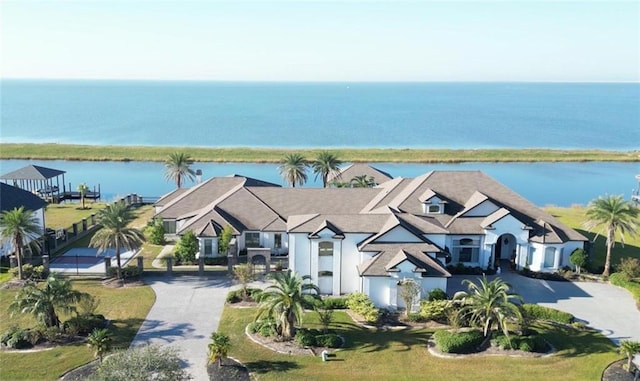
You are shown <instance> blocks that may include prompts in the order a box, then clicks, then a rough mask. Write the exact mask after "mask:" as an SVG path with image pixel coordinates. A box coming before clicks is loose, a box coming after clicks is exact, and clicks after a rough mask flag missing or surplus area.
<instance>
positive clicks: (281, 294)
mask: <svg viewBox="0 0 640 381" xmlns="http://www.w3.org/2000/svg"><path fill="white" fill-rule="evenodd" d="M269 276H270V277H271V278H272V279H273V280H274V281H275V284H272V285H271V286H269V287H267V288H266V289H265V290H264V292H262V293H261V294H260V296H259V297H258V301H259V303H260V304H259V308H258V314H257V316H256V320H259V319H260V318H261V317H263V316H267V317H269V318H273V319H274V320H275V321H276V323H277V325H278V328H279V334H280V335H281V336H282V338H283V339H285V340H290V339H291V338H292V337H293V335H294V329H295V328H294V327H295V325H296V324H301V323H302V316H303V314H304V307H303V305H304V302H305V300H308V301H311V300H313V299H318V298H319V297H318V294H319V293H320V289H319V288H318V286H316V285H315V284H312V283H305V281H306V280H309V279H311V277H310V276H309V275H305V276H303V277H299V276H298V275H297V274H295V273H292V272H291V271H287V272H283V273H271V274H270V275H269Z"/></svg>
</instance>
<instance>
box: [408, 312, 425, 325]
mask: <svg viewBox="0 0 640 381" xmlns="http://www.w3.org/2000/svg"><path fill="white" fill-rule="evenodd" d="M407 320H409V321H410V322H412V323H424V322H426V321H428V320H429V319H427V318H425V317H424V316H422V315H421V314H419V313H411V314H409V316H407Z"/></svg>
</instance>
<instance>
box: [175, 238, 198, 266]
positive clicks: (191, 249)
mask: <svg viewBox="0 0 640 381" xmlns="http://www.w3.org/2000/svg"><path fill="white" fill-rule="evenodd" d="M199 250H200V245H199V243H198V238H197V237H196V235H195V234H194V233H193V231H191V230H187V232H186V233H184V235H183V236H182V237H180V240H179V241H178V243H177V244H176V249H175V256H176V265H189V264H194V263H195V262H196V253H197V252H198V251H199Z"/></svg>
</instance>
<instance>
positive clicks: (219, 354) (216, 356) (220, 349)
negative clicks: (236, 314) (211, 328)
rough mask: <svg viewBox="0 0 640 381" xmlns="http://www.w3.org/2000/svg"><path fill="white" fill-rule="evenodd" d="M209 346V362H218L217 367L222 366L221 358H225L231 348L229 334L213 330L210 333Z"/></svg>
mask: <svg viewBox="0 0 640 381" xmlns="http://www.w3.org/2000/svg"><path fill="white" fill-rule="evenodd" d="M208 347H209V362H214V361H217V362H218V367H221V366H222V360H224V359H225V358H227V354H229V351H230V350H231V340H230V339H229V336H227V335H225V334H223V333H218V332H213V333H211V342H210V343H209V345H208Z"/></svg>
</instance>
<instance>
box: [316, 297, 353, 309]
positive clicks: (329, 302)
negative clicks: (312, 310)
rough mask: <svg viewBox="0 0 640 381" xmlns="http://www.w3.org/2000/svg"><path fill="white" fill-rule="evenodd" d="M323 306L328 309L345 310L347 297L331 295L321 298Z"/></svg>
mask: <svg viewBox="0 0 640 381" xmlns="http://www.w3.org/2000/svg"><path fill="white" fill-rule="evenodd" d="M322 302H323V303H324V306H325V308H327V309H330V310H346V309H347V308H348V307H347V298H346V297H331V298H326V299H323V300H322Z"/></svg>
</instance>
